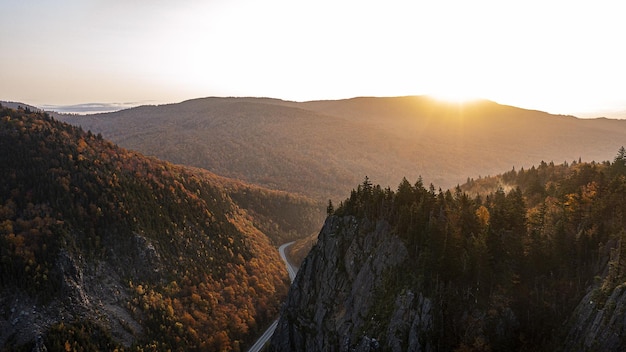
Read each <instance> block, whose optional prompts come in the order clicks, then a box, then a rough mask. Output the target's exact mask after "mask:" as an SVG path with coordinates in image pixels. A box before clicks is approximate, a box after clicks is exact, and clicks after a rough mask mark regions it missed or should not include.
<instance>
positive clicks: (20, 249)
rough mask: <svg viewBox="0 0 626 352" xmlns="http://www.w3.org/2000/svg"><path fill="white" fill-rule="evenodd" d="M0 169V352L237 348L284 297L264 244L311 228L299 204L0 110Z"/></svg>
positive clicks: (33, 116)
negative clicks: (272, 239) (272, 237)
mask: <svg viewBox="0 0 626 352" xmlns="http://www.w3.org/2000/svg"><path fill="white" fill-rule="evenodd" d="M0 165H2V168H1V169H0V179H2V182H1V183H0V346H1V347H0V349H2V350H5V349H8V350H32V349H33V348H34V347H36V348H38V349H41V348H42V347H43V346H46V347H47V348H48V350H64V349H67V348H70V349H71V348H72V346H74V347H81V348H83V349H84V350H113V349H115V348H126V349H129V350H141V349H142V348H149V349H153V348H156V349H157V350H167V349H172V350H207V349H208V350H229V349H234V350H238V349H240V348H245V346H246V344H247V343H248V342H249V341H250V339H251V338H252V337H253V336H254V334H255V333H256V332H257V331H259V330H260V329H262V328H263V327H264V325H265V324H266V323H268V322H269V321H271V320H272V319H274V317H275V315H276V313H277V311H278V304H279V302H280V301H281V299H282V298H283V297H284V295H285V294H286V290H287V286H288V278H287V273H286V271H285V269H284V265H283V263H282V261H281V259H280V257H279V255H278V251H277V250H276V248H275V247H274V246H272V243H271V241H270V239H269V238H268V237H267V235H266V233H268V234H273V235H274V242H279V241H282V240H286V239H293V238H296V237H301V236H303V235H308V234H309V233H310V231H312V228H314V227H317V226H318V225H317V220H316V219H317V218H319V212H320V207H319V205H318V204H317V203H315V202H312V201H310V200H307V199H305V198H303V197H299V196H293V195H290V194H286V193H284V192H276V191H270V190H263V189H260V188H259V187H254V186H250V185H245V184H243V183H241V182H239V181H232V180H227V179H224V178H222V177H218V176H215V175H213V174H210V173H208V172H207V171H204V170H199V169H190V168H185V167H181V166H176V165H172V164H170V163H167V162H163V161H159V160H156V159H153V158H147V157H144V156H142V155H140V154H138V153H135V152H131V151H128V150H126V149H122V148H119V147H117V146H115V145H113V144H112V143H110V142H108V141H106V140H104V139H102V138H101V137H100V136H99V135H98V136H96V135H94V134H92V133H86V132H83V131H82V130H80V129H78V128H76V127H71V126H70V125H67V124H64V123H60V122H57V121H55V120H53V119H52V118H50V117H49V116H48V115H46V114H41V113H31V112H29V111H24V110H17V111H16V110H11V109H5V108H0ZM285 209H291V213H289V214H287V215H286V216H283V215H284V214H282V211H283V210H285ZM274 212H276V213H274ZM264 232H265V233H264Z"/></svg>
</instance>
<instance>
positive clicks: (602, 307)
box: [563, 283, 626, 351]
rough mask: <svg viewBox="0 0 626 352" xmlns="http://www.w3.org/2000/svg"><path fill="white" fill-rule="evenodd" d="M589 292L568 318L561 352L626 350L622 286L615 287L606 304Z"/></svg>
mask: <svg viewBox="0 0 626 352" xmlns="http://www.w3.org/2000/svg"><path fill="white" fill-rule="evenodd" d="M598 298H599V297H598V291H597V290H592V291H590V292H589V293H588V294H587V295H586V296H585V297H584V298H583V300H582V301H581V302H580V304H579V305H578V307H577V308H576V310H575V312H574V314H573V315H572V317H571V318H570V322H569V324H568V326H569V332H568V334H567V338H566V339H565V340H564V345H563V351H624V350H626V283H624V284H621V285H618V286H617V287H615V289H614V290H613V292H612V293H611V295H610V296H609V297H608V298H606V301H605V302H603V304H602V302H601V301H602V300H601V299H600V300H598Z"/></svg>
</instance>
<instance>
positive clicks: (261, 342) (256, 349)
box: [248, 241, 298, 352]
mask: <svg viewBox="0 0 626 352" xmlns="http://www.w3.org/2000/svg"><path fill="white" fill-rule="evenodd" d="M294 242H295V241H293V242H288V243H284V244H283V245H281V246H280V247H278V252H279V253H280V257H281V258H283V261H284V262H285V266H286V267H287V272H288V273H289V280H291V282H293V280H294V279H295V278H296V273H297V272H298V269H297V268H294V267H293V265H291V263H289V260H287V255H286V254H285V249H287V247H289V246H291V245H292V244H293V243H294ZM277 325H278V319H276V320H274V322H273V323H272V325H270V327H269V328H267V330H265V332H264V333H263V335H261V337H259V339H258V340H256V342H255V343H254V345H252V347H250V349H248V352H260V351H261V350H262V349H263V347H265V343H266V342H267V341H269V339H270V337H272V334H274V330H276V326H277Z"/></svg>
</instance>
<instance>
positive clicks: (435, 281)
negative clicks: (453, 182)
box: [269, 149, 626, 351]
mask: <svg viewBox="0 0 626 352" xmlns="http://www.w3.org/2000/svg"><path fill="white" fill-rule="evenodd" d="M490 187H493V188H491V190H490ZM463 188H464V189H466V190H467V193H466V192H463V190H462V188H457V189H456V190H454V191H452V192H451V191H446V192H441V191H440V192H436V191H435V190H434V188H432V187H431V188H425V187H424V186H423V184H422V183H421V181H418V182H416V183H415V184H414V185H413V184H411V183H409V182H408V181H406V180H404V181H403V182H401V184H400V185H399V186H398V189H397V191H392V190H391V189H388V188H386V189H384V188H381V187H380V186H374V185H372V184H371V183H370V182H369V180H368V179H366V180H365V181H364V182H363V183H362V184H360V185H359V186H358V187H357V188H356V189H355V190H353V191H352V193H351V195H350V197H349V198H348V199H346V200H345V201H344V202H342V203H341V204H340V205H339V206H338V207H337V209H335V210H334V212H333V214H332V215H331V216H329V217H328V218H327V220H326V223H325V225H324V227H323V228H322V230H321V231H320V234H319V238H318V241H317V244H316V245H315V246H314V247H313V249H312V250H311V252H310V253H309V255H308V256H307V257H306V259H305V260H304V262H303V263H302V265H301V267H300V270H299V273H298V275H297V277H296V279H295V281H294V283H293V284H292V286H291V288H290V291H289V294H288V297H287V302H286V304H285V306H284V307H283V309H282V310H281V317H280V320H279V323H278V326H277V328H276V331H275V334H274V336H273V337H272V339H271V345H270V348H269V350H270V351H529V350H532V351H558V350H565V351H595V350H603V351H622V350H623V349H624V347H626V343H625V341H624V338H623V336H624V324H623V321H624V318H625V317H626V315H625V309H624V307H626V295H625V294H624V292H625V290H624V288H625V287H626V231H625V230H624V229H625V225H626V221H625V219H624V217H623V214H624V212H625V211H626V150H624V149H622V150H620V152H619V154H618V156H617V157H616V158H615V161H614V162H613V163H608V162H605V163H602V164H597V163H575V164H573V165H554V164H548V163H544V164H541V165H540V166H539V167H537V168H535V167H532V168H530V169H528V170H520V171H510V172H507V173H505V174H503V175H500V176H498V177H490V178H486V179H481V180H479V181H474V182H472V183H471V184H468V185H464V186H463ZM469 194H472V195H474V196H472V197H470V196H469Z"/></svg>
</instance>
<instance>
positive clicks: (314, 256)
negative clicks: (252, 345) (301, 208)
mask: <svg viewBox="0 0 626 352" xmlns="http://www.w3.org/2000/svg"><path fill="white" fill-rule="evenodd" d="M407 254H408V252H407V249H406V247H405V246H404V244H403V242H402V241H401V240H400V239H399V238H397V237H395V236H393V235H392V234H391V227H390V225H389V224H388V223H387V222H385V221H377V222H370V221H367V220H362V221H357V219H356V218H354V217H349V216H348V217H336V216H331V217H329V218H328V219H327V220H326V223H325V224H324V227H323V229H322V231H321V232H320V235H319V239H318V242H317V244H316V245H315V246H314V247H313V249H312V250H311V252H310V253H309V255H308V256H307V258H306V259H305V260H304V262H303V263H302V266H301V268H300V271H299V273H298V276H297V277H296V280H295V281H294V283H293V285H292V287H291V289H290V293H289V296H288V299H287V302H286V304H285V306H284V308H283V310H282V313H281V318H280V320H279V323H278V327H277V329H276V332H275V334H274V336H273V337H272V340H271V346H270V350H271V351H371V350H379V349H383V350H386V349H391V350H406V349H409V350H415V351H420V350H429V342H428V340H427V339H426V338H425V336H426V335H427V334H428V332H429V330H430V329H431V328H432V319H433V317H432V315H431V309H432V303H431V300H430V299H428V298H426V297H423V296H422V295H421V294H420V293H416V292H411V291H408V290H407V291H405V292H402V293H401V294H399V295H398V296H397V298H396V299H395V309H394V311H393V312H391V319H390V320H389V321H379V320H377V317H376V316H375V315H373V312H374V311H375V309H376V307H375V304H376V301H377V300H379V299H381V298H380V295H381V294H384V293H383V291H384V289H383V288H384V285H385V279H384V278H385V274H388V273H390V272H393V271H397V270H404V268H403V266H402V264H403V263H404V262H405V260H406V258H407ZM382 325H385V326H384V327H383V326H382ZM373 330H377V331H383V332H384V336H383V337H382V338H381V336H380V335H377V336H370V335H368V333H367V331H373ZM381 343H382V344H383V345H381Z"/></svg>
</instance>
